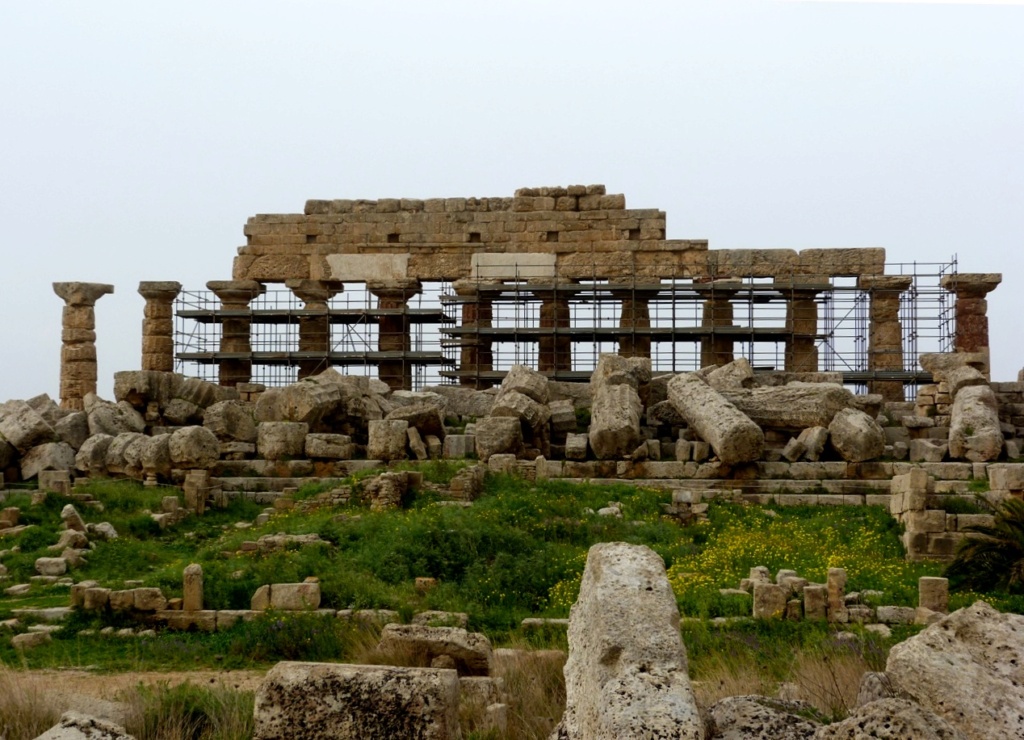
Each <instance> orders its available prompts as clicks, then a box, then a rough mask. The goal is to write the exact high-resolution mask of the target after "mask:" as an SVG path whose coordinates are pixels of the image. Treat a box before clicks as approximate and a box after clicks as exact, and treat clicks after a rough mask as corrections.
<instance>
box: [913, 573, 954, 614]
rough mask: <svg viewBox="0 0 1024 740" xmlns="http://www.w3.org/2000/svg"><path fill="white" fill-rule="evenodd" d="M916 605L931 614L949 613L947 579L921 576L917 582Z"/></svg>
mask: <svg viewBox="0 0 1024 740" xmlns="http://www.w3.org/2000/svg"><path fill="white" fill-rule="evenodd" d="M917 605H918V606H920V607H924V608H925V609H930V610H932V611H933V612H940V613H942V614H945V613H946V612H948V611H949V579H947V578H937V577H934V576H922V577H921V578H919V579H918V581H917Z"/></svg>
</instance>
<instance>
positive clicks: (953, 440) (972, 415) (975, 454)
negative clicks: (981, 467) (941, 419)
mask: <svg viewBox="0 0 1024 740" xmlns="http://www.w3.org/2000/svg"><path fill="white" fill-rule="evenodd" d="M1002 451H1003V431H1002V427H1001V426H1000V424H999V404H998V402H997V401H996V396H995V393H993V392H992V388H991V387H989V386H988V385H978V386H968V387H965V388H962V389H961V390H960V392H959V393H957V395H956V399H955V400H954V401H953V410H952V414H951V418H950V423H949V456H950V457H951V458H953V459H967V460H970V461H971V462H989V461H991V460H996V459H998V457H999V454H1000V453H1001V452H1002Z"/></svg>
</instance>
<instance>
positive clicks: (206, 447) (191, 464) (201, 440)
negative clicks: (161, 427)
mask: <svg viewBox="0 0 1024 740" xmlns="http://www.w3.org/2000/svg"><path fill="white" fill-rule="evenodd" d="M168 451H169V452H170V453H171V462H172V463H173V464H174V467H176V468H183V469H186V470H199V469H206V468H209V467H211V466H212V465H213V464H214V463H215V462H217V459H218V458H219V457H220V443H219V442H218V441H217V437H216V435H214V433H213V432H211V431H210V430H209V429H206V428H204V427H199V426H192V427H183V428H181V429H176V430H174V431H173V432H172V433H171V438H170V440H169V442H168Z"/></svg>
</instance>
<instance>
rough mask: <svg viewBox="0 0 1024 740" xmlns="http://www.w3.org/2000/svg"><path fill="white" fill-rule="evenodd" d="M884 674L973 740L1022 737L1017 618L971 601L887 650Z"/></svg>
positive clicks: (1023, 676) (1022, 653)
mask: <svg viewBox="0 0 1024 740" xmlns="http://www.w3.org/2000/svg"><path fill="white" fill-rule="evenodd" d="M885 672H886V675H888V676H889V678H890V680H891V681H892V683H893V685H894V687H895V688H897V689H898V690H900V691H903V692H905V693H906V694H908V695H909V696H910V697H912V698H913V699H914V700H915V701H917V702H918V703H919V704H920V705H921V706H922V707H924V708H925V709H928V710H931V711H933V712H935V713H936V714H938V715H939V716H940V717H942V718H943V719H945V720H946V721H947V722H949V723H950V724H952V725H954V726H956V727H957V728H958V729H959V730H960V731H961V732H962V733H963V734H964V735H965V736H966V737H968V738H971V739H972V740H975V739H976V740H983V739H984V740H987V739H988V738H997V737H998V738H1010V737H1022V736H1024V711H1022V707H1024V688H1022V687H1024V616H1021V615H1018V614H1001V613H999V612H997V611H996V610H995V609H993V608H992V607H990V606H989V605H988V604H986V603H985V602H981V601H979V602H975V603H974V605H973V606H970V607H967V608H966V609H960V610H959V611H956V612H954V613H953V614H950V615H949V616H946V617H942V618H940V619H939V620H938V621H937V622H935V623H933V624H932V625H931V626H929V627H927V628H926V629H925V630H923V631H922V632H921V633H919V634H917V635H915V636H914V637H911V638H909V639H907V640H905V641H903V642H901V643H899V644H898V645H895V646H893V648H892V649H891V650H890V652H889V659H888V662H887V664H886V669H885Z"/></svg>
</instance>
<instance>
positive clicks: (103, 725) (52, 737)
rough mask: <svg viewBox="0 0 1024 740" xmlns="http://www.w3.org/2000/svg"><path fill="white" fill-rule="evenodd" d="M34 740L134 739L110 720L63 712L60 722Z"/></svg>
mask: <svg viewBox="0 0 1024 740" xmlns="http://www.w3.org/2000/svg"><path fill="white" fill-rule="evenodd" d="M36 740H135V737H134V736H133V735H129V734H128V732H127V730H125V729H124V728H123V727H122V726H121V725H119V724H117V723H115V722H111V721H110V720H106V719H100V718H98V717H91V716H89V715H87V714H82V713H80V712H64V714H62V715H61V717H60V721H59V722H58V723H57V724H56V725H54V726H53V727H51V728H50V729H49V730H47V731H46V732H44V733H43V734H42V735H40V736H39V737H37V738H36Z"/></svg>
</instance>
